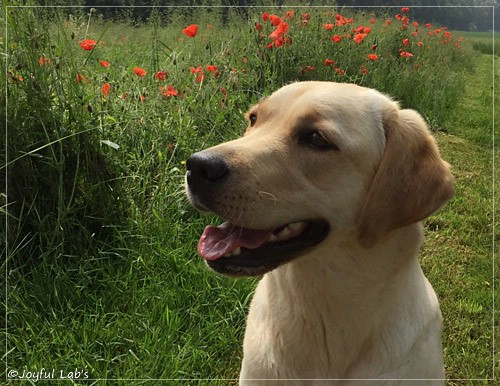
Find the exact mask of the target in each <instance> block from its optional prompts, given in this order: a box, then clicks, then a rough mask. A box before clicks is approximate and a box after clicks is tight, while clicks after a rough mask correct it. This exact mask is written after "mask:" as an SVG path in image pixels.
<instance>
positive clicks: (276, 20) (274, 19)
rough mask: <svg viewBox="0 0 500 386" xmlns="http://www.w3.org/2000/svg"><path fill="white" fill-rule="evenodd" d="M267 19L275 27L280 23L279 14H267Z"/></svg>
mask: <svg viewBox="0 0 500 386" xmlns="http://www.w3.org/2000/svg"><path fill="white" fill-rule="evenodd" d="M269 20H271V24H272V25H273V26H274V27H277V26H278V25H279V24H280V23H281V19H280V17H279V16H276V15H271V16H269Z"/></svg>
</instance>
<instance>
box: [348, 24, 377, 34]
mask: <svg viewBox="0 0 500 386" xmlns="http://www.w3.org/2000/svg"><path fill="white" fill-rule="evenodd" d="M352 32H356V33H358V34H367V35H368V34H369V33H370V32H372V29H371V28H370V27H365V26H364V25H360V26H359V27H358V28H356V29H354V30H353V31H352Z"/></svg>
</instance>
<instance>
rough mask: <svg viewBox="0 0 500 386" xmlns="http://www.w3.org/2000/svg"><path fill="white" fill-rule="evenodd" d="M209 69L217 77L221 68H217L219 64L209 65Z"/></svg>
mask: <svg viewBox="0 0 500 386" xmlns="http://www.w3.org/2000/svg"><path fill="white" fill-rule="evenodd" d="M207 71H208V72H211V73H212V74H213V76H214V78H217V77H218V76H219V69H218V68H217V66H213V65H208V66H207Z"/></svg>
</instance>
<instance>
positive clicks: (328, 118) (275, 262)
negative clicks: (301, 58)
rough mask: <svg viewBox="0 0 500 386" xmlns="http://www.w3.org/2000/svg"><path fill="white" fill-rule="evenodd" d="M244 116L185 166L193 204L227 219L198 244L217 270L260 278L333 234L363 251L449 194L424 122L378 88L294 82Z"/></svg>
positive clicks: (445, 175)
mask: <svg viewBox="0 0 500 386" xmlns="http://www.w3.org/2000/svg"><path fill="white" fill-rule="evenodd" d="M246 118H247V121H248V128H247V130H246V132H245V134H244V135H243V137H241V138H239V139H236V140H233V141H230V142H226V143H223V144H220V145H218V146H214V147H212V148H209V149H207V150H203V151H200V152H198V153H195V154H194V155H192V156H191V157H190V158H189V159H188V160H187V164H186V166H187V173H186V190H187V195H188V198H189V200H190V202H191V203H192V204H193V205H194V206H195V207H196V208H198V209H199V210H201V211H210V212H213V213H215V214H217V215H218V216H220V217H221V218H223V219H224V220H225V221H226V222H224V224H222V225H221V226H218V227H213V226H209V227H207V228H206V229H205V231H204V233H203V235H202V236H201V239H200V241H199V244H198V252H199V254H200V255H201V256H202V257H203V258H204V259H205V260H206V261H207V263H208V265H209V266H210V267H211V268H213V269H214V270H216V271H218V272H220V273H223V274H227V275H232V276H243V275H259V274H263V273H265V272H268V271H270V270H272V269H274V268H276V267H278V266H279V265H281V264H283V263H286V262H288V261H290V260H292V259H294V258H296V257H297V256H302V255H304V254H307V253H309V252H312V251H314V249H315V247H316V246H318V245H319V244H321V243H322V242H324V241H325V240H327V239H328V238H330V237H333V235H334V234H335V233H337V232H355V233H356V234H357V239H358V241H359V243H360V244H361V245H363V246H364V247H366V248H370V247H372V246H373V245H375V244H376V243H378V242H379V241H380V240H381V239H382V238H383V237H384V236H386V234H388V233H389V232H391V231H392V230H394V229H397V228H400V227H403V226H406V225H409V224H412V223H415V222H418V221H420V220H422V219H423V218H425V217H427V216H428V215H429V214H431V213H432V212H434V211H435V210H437V209H438V208H439V207H440V206H441V205H442V204H443V203H444V202H446V201H447V200H448V199H449V198H451V197H452V196H453V183H452V176H451V174H450V171H449V165H448V164H447V163H446V162H444V161H443V160H442V159H441V157H440V155H439V151H438V148H437V146H436V143H435V141H434V139H433V137H432V136H431V135H430V133H429V131H428V129H427V127H426V125H425V122H424V121H423V119H422V118H421V117H420V115H418V114H417V113H416V112H415V111H412V110H401V109H399V106H398V105H397V103H395V102H394V101H392V100H391V99H390V98H388V97H387V96H385V95H383V94H381V93H379V92H377V91H375V90H372V89H367V88H363V87H359V86H356V85H351V84H341V83H330V82H299V83H293V84H290V85H288V86H285V87H283V88H281V89H279V90H278V91H276V92H275V93H274V94H272V95H271V96H270V97H268V98H266V99H264V100H263V101H261V102H260V103H258V104H257V105H255V106H253V107H252V108H251V109H250V110H249V111H248V113H247V114H246Z"/></svg>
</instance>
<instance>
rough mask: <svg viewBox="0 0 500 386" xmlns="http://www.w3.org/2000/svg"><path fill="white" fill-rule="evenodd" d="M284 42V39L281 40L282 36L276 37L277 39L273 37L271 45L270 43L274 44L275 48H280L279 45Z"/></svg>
mask: <svg viewBox="0 0 500 386" xmlns="http://www.w3.org/2000/svg"><path fill="white" fill-rule="evenodd" d="M284 43H285V42H284V40H283V39H282V38H278V39H275V40H274V41H273V43H271V46H272V44H274V46H275V47H276V48H280V47H281V46H282V45H283V44H284Z"/></svg>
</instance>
